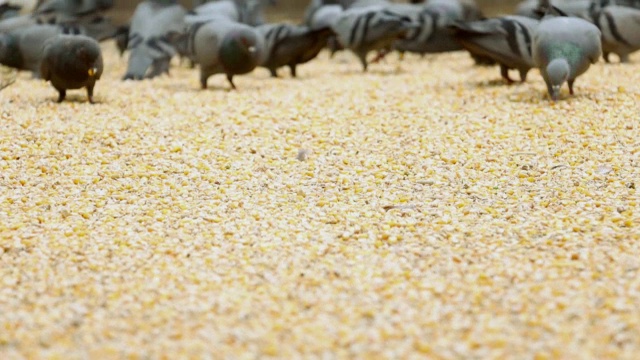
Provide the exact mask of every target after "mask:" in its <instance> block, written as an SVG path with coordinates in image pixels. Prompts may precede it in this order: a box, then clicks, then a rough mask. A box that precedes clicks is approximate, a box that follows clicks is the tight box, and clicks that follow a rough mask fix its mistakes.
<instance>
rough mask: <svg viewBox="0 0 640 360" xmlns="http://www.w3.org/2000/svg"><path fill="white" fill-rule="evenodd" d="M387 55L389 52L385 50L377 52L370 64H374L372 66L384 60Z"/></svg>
mask: <svg viewBox="0 0 640 360" xmlns="http://www.w3.org/2000/svg"><path fill="white" fill-rule="evenodd" d="M388 53H389V52H388V51H387V50H386V49H382V50H380V51H378V54H377V55H376V57H375V58H373V60H371V62H372V63H374V64H377V63H379V62H380V60H382V59H384V57H385V56H387V54H388ZM401 60H402V59H401Z"/></svg>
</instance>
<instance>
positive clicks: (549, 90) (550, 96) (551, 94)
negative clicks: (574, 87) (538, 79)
mask: <svg viewBox="0 0 640 360" xmlns="http://www.w3.org/2000/svg"><path fill="white" fill-rule="evenodd" d="M547 93H549V98H550V99H551V100H553V101H555V99H554V98H553V87H551V84H549V83H547Z"/></svg>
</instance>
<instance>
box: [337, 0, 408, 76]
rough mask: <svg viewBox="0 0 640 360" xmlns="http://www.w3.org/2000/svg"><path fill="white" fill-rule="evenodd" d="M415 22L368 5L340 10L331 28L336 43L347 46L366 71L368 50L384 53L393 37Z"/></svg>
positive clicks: (395, 38)
mask: <svg viewBox="0 0 640 360" xmlns="http://www.w3.org/2000/svg"><path fill="white" fill-rule="evenodd" d="M416 26H417V25H416V24H414V23H413V22H412V21H411V19H410V18H408V17H407V16H402V15H398V14H396V13H393V12H391V11H388V10H386V9H385V8H384V7H382V6H369V7H364V8H354V9H349V10H347V11H345V12H343V13H342V14H341V15H340V17H339V18H338V20H337V21H336V23H335V24H334V25H333V31H334V32H335V33H336V35H337V37H338V41H339V42H340V44H341V45H342V46H344V47H345V48H346V49H349V50H351V51H352V52H353V53H354V54H355V55H356V56H357V57H358V59H359V60H360V63H361V64H362V67H363V70H364V71H367V68H368V62H367V54H368V53H369V52H371V51H379V52H381V53H382V54H384V53H386V52H388V51H390V50H391V47H392V45H393V43H394V42H395V41H396V40H397V39H399V38H402V37H404V36H406V35H407V33H408V32H409V31H410V30H412V29H414V28H415V27H416Z"/></svg>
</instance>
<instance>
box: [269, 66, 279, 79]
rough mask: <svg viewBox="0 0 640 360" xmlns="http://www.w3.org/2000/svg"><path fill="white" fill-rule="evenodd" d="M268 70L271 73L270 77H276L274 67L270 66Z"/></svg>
mask: <svg viewBox="0 0 640 360" xmlns="http://www.w3.org/2000/svg"><path fill="white" fill-rule="evenodd" d="M269 72H270V73H271V77H274V78H277V77H278V71H277V70H276V68H270V69H269Z"/></svg>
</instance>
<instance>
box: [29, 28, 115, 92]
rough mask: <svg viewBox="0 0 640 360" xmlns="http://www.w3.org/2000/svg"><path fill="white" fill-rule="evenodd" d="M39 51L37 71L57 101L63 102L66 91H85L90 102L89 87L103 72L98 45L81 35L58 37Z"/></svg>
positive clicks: (91, 39) (90, 88)
mask: <svg viewBox="0 0 640 360" xmlns="http://www.w3.org/2000/svg"><path fill="white" fill-rule="evenodd" d="M43 52H44V57H43V59H42V64H41V66H40V72H41V74H42V78H43V79H44V80H49V81H51V85H53V87H54V88H55V89H56V90H58V94H59V96H58V102H62V101H63V100H64V98H65V96H66V95H67V90H68V89H80V88H87V97H88V98H89V102H90V103H93V87H94V86H95V84H96V81H97V80H99V79H100V76H101V75H102V70H103V65H102V52H101V50H100V45H99V44H98V42H97V41H95V40H94V39H93V38H90V37H88V36H83V35H76V36H71V35H58V36H56V37H53V38H51V39H49V40H47V42H46V43H45V45H44V50H43Z"/></svg>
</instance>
